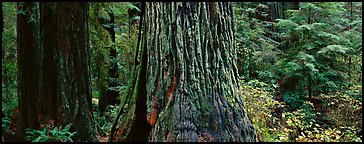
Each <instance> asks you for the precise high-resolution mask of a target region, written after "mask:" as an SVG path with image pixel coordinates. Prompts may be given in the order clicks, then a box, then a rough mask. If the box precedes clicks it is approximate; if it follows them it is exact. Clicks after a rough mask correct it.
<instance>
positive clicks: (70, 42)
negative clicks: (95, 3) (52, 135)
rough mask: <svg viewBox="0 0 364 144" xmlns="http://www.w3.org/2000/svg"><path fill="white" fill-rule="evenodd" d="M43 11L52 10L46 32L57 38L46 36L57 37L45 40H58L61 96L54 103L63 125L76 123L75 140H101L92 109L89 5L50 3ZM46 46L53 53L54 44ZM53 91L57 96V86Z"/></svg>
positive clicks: (55, 54) (57, 55)
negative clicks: (57, 106) (97, 133)
mask: <svg viewBox="0 0 364 144" xmlns="http://www.w3.org/2000/svg"><path fill="white" fill-rule="evenodd" d="M43 8H44V9H45V10H50V11H52V14H51V16H50V17H49V18H50V19H52V20H50V21H49V23H45V29H52V30H45V32H47V33H48V32H52V33H53V35H51V34H47V35H45V36H53V37H44V41H45V42H49V41H54V45H53V44H52V45H53V49H52V50H53V53H54V60H55V62H54V63H55V67H56V79H55V80H56V81H55V82H53V83H56V84H57V85H56V89H57V90H56V95H57V96H56V98H54V99H53V100H57V102H58V103H60V104H59V105H60V107H59V108H57V113H58V115H57V117H58V120H59V122H60V124H61V125H63V126H64V125H67V124H69V123H72V127H71V131H77V134H76V135H75V141H97V137H96V130H95V126H94V125H95V123H94V121H93V114H92V106H91V85H90V75H89V63H90V61H89V57H90V56H89V44H88V42H89V41H88V38H89V37H88V20H87V19H88V5H87V3H83V2H75V3H48V4H46V5H45V7H43ZM43 12H47V11H43ZM43 14H44V13H43ZM50 24H53V26H51V27H50ZM45 46H46V47H48V48H45V49H49V50H50V51H52V50H51V49H50V48H49V46H50V45H47V43H45ZM46 52H48V51H46ZM49 59H50V60H51V59H52V58H49ZM50 63H52V62H50ZM45 85H46V84H45ZM49 89H51V90H50V92H51V93H50V94H52V95H53V94H54V93H53V90H52V89H53V86H51V87H50V88H49ZM57 105H58V104H57Z"/></svg>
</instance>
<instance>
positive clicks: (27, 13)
mask: <svg viewBox="0 0 364 144" xmlns="http://www.w3.org/2000/svg"><path fill="white" fill-rule="evenodd" d="M17 7H18V11H19V12H18V14H17V48H18V53H17V54H18V55H17V58H18V107H19V115H18V119H17V128H16V137H17V141H24V140H25V136H26V135H25V130H26V129H27V128H32V129H37V128H38V127H39V122H38V118H37V106H38V105H39V102H38V98H39V95H40V86H41V85H40V72H41V71H40V47H39V44H38V35H39V34H38V31H37V30H38V23H37V19H38V12H37V10H38V9H37V4H36V3H35V2H22V3H20V2H19V3H18V4H17Z"/></svg>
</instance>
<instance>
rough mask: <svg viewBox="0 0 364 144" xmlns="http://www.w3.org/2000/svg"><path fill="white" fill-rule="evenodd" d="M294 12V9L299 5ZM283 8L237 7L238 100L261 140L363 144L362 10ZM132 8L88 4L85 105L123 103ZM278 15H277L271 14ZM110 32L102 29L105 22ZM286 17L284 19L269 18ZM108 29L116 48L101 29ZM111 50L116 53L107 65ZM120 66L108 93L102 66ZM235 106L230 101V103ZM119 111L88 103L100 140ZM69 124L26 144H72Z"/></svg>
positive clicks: (9, 23) (10, 58)
mask: <svg viewBox="0 0 364 144" xmlns="http://www.w3.org/2000/svg"><path fill="white" fill-rule="evenodd" d="M297 3H298V2H297ZM298 4H299V5H298V6H299V8H298V9H295V8H293V7H290V5H288V4H286V3H285V2H279V3H277V2H244V3H235V4H234V12H235V13H234V18H235V32H234V33H235V37H236V51H237V54H238V57H237V62H238V69H239V75H240V77H241V85H242V88H241V92H242V93H243V98H244V100H245V101H244V104H245V107H246V111H247V114H248V117H249V119H250V121H251V122H252V124H253V125H254V127H255V129H256V131H257V134H258V139H259V141H273V142H307V141H319V142H331V141H335V142H351V141H354V142H362V3H360V2H299V3H298ZM138 5H139V3H136V2H97V3H94V2H92V3H90V5H89V15H88V21H89V24H88V26H89V44H90V58H91V63H90V68H91V72H90V74H91V88H92V97H93V98H95V99H96V100H97V99H99V98H100V97H102V95H104V94H105V93H106V91H107V90H108V89H117V90H118V91H119V92H120V94H119V95H120V97H118V99H119V100H121V103H122V104H123V103H126V102H125V99H126V98H125V97H121V96H123V93H124V92H127V91H128V87H127V86H128V84H129V83H130V82H131V81H130V80H129V77H130V75H131V74H132V71H133V66H134V64H135V61H134V60H135V50H136V47H137V45H136V43H137V39H138V29H139V24H138V21H139V12H140V11H141V10H140V9H139V6H138ZM2 10H3V11H2V14H3V23H4V25H3V26H4V28H3V29H4V31H3V32H2V133H3V135H2V136H3V138H4V139H5V141H14V140H13V139H11V138H12V137H14V132H15V130H16V129H15V124H16V121H17V116H18V109H17V107H18V99H17V74H18V70H17V45H16V41H17V40H16V31H17V29H16V22H17V21H16V17H17V13H19V12H17V8H16V3H14V2H2ZM275 11H278V12H275ZM111 13H112V14H113V15H114V17H115V23H114V24H110V23H105V21H108V20H110V15H109V14H111ZM281 13H283V14H284V16H282V15H280V16H276V15H277V14H281ZM109 27H113V28H114V30H115V36H116V39H115V42H112V40H111V36H110V34H109V33H108V31H107V30H106V28H109ZM110 48H111V49H115V50H116V52H117V57H116V59H110V57H109V55H110V51H109V50H110ZM111 61H115V62H116V63H117V65H118V69H117V73H118V78H117V79H118V80H117V81H118V83H117V86H116V87H109V86H108V83H109V82H110V81H112V79H110V78H109V65H110V62H111ZM231 103H233V102H232V101H229V104H231ZM119 105H120V103H119V104H116V105H114V106H113V105H109V106H108V107H107V109H106V111H105V112H103V113H102V112H101V111H100V110H99V107H98V104H97V103H93V118H94V120H95V126H96V127H95V129H96V130H97V131H98V135H99V137H98V138H99V140H100V141H107V137H108V136H109V135H110V130H111V127H112V123H113V122H114V121H115V119H116V117H117V112H118V111H119V110H120V106H119ZM70 127H71V125H67V126H66V127H64V128H62V127H56V126H55V125H54V123H53V121H51V123H48V124H45V125H42V127H40V128H39V129H28V131H27V134H28V137H27V139H28V140H29V141H33V142H44V141H51V142H56V141H57V142H66V141H67V142H70V141H72V137H73V135H74V134H75V133H77V132H70Z"/></svg>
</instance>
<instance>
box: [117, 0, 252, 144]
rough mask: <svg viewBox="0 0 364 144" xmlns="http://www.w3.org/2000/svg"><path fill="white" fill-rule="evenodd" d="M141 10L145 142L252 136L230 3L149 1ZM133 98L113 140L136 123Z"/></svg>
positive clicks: (241, 138) (250, 139) (132, 86)
mask: <svg viewBox="0 0 364 144" xmlns="http://www.w3.org/2000/svg"><path fill="white" fill-rule="evenodd" d="M145 14H146V15H145V16H146V18H145V19H146V20H145V24H146V27H145V28H146V30H145V31H144V32H146V38H147V39H146V46H147V48H146V50H147V55H148V56H147V58H148V59H147V65H146V78H147V79H146V81H145V83H146V96H147V111H148V114H147V121H148V123H149V124H150V126H152V130H151V132H150V136H149V141H256V140H257V138H256V133H255V131H254V128H253V127H252V125H251V123H250V121H249V119H248V117H247V114H246V112H245V110H244V104H243V99H242V96H241V93H240V91H239V89H240V85H239V83H238V73H237V72H238V70H237V68H236V59H237V56H236V50H235V38H234V21H233V19H234V18H233V9H232V6H231V4H229V3H196V2H191V3H175V2H172V3H147V4H146V12H145ZM143 58H144V57H143ZM140 66H144V64H143V65H139V68H141V67H140ZM140 70H142V68H141V69H140ZM140 70H138V71H139V74H140ZM134 76H135V75H134ZM139 76H140V75H138V77H135V78H136V82H135V83H136V84H132V85H131V87H130V88H133V90H137V91H138V89H136V88H137V87H138V84H140V79H139V78H140V77H139ZM134 80H135V79H134ZM139 90H140V89H139ZM129 91H130V90H129ZM138 93H140V92H134V94H138ZM142 94H143V93H142ZM127 96H128V97H127V98H126V99H132V98H133V96H134V97H139V96H142V97H144V94H143V95H133V96H130V94H129V95H127ZM135 102H136V101H135V100H134V101H133V100H131V103H130V106H129V107H130V108H129V109H128V110H127V112H126V115H127V116H125V117H124V118H123V119H122V120H121V122H120V124H119V123H118V122H117V124H119V125H121V126H120V127H119V131H120V134H121V133H122V135H124V136H119V135H118V134H116V135H117V136H116V137H114V136H111V137H112V138H113V139H114V140H118V141H123V140H125V137H127V135H129V134H132V133H130V132H128V131H133V130H130V128H129V129H128V128H125V127H131V126H133V124H140V123H137V122H136V120H135V119H136V117H135V115H136V114H134V115H131V113H134V112H136V110H135ZM139 102H143V101H141V100H140V101H139ZM138 104H139V105H143V104H145V103H138V102H137V104H136V105H138ZM122 110H123V109H122ZM140 113H141V112H140ZM147 130H148V128H147V129H145V131H147ZM125 131H126V132H125ZM129 140H131V139H129Z"/></svg>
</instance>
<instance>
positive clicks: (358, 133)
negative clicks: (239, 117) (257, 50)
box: [242, 80, 362, 142]
mask: <svg viewBox="0 0 364 144" xmlns="http://www.w3.org/2000/svg"><path fill="white" fill-rule="evenodd" d="M276 87H277V86H276V85H272V84H266V83H263V82H259V81H256V80H254V81H250V82H247V83H244V84H243V88H242V92H243V96H244V99H245V106H246V107H245V108H246V110H247V112H248V117H249V119H250V120H251V122H252V124H253V125H254V127H255V128H256V131H257V135H258V140H259V141H264V142H267V141H269V142H362V103H361V86H352V87H349V88H348V89H347V90H346V91H344V92H335V93H332V94H321V95H319V97H318V99H319V102H317V101H316V102H311V101H309V100H297V99H296V98H295V97H292V95H294V94H288V95H287V96H291V97H289V98H286V99H287V100H285V101H283V102H279V101H277V100H275V99H274V96H275V94H276V92H275V89H276ZM290 102H291V103H290ZM297 102H298V103H299V105H298V103H297ZM292 106H293V107H292Z"/></svg>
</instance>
